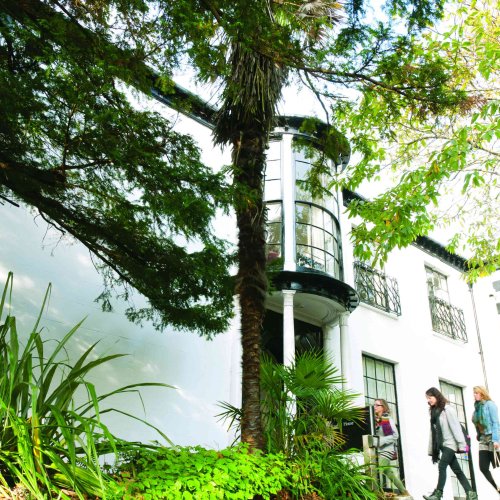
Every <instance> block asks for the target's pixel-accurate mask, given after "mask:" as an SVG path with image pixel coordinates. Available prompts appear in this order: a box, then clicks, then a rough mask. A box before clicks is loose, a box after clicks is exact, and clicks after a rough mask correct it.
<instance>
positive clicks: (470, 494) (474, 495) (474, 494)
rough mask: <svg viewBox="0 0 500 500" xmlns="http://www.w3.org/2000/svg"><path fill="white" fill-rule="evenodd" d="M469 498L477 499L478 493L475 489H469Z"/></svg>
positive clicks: (471, 499)
mask: <svg viewBox="0 0 500 500" xmlns="http://www.w3.org/2000/svg"><path fill="white" fill-rule="evenodd" d="M465 498H466V499H467V500H477V493H476V492H475V491H472V490H471V491H468V492H467V496H466V497H465Z"/></svg>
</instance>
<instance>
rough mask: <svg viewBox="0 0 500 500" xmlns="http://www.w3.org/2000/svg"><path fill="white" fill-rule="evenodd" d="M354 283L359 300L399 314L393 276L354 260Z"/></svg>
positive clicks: (399, 308)
mask: <svg viewBox="0 0 500 500" xmlns="http://www.w3.org/2000/svg"><path fill="white" fill-rule="evenodd" d="M354 283H355V288H356V291H357V292H358V295H359V300H360V301H361V302H364V303H365V304H369V305H371V306H373V307H376V308H377V309H381V310H382V311H386V312H388V313H391V314H396V315H397V316H401V302H400V299H399V289H398V282H397V281H396V280H395V279H394V278H391V277H390V276H387V275H386V274H384V273H383V272H381V271H377V270H376V269H372V268H371V267H370V266H368V265H366V264H364V263H363V262H355V263H354Z"/></svg>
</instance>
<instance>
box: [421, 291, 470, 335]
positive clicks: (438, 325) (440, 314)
mask: <svg viewBox="0 0 500 500" xmlns="http://www.w3.org/2000/svg"><path fill="white" fill-rule="evenodd" d="M429 305H430V308H431V317H432V329H433V330H434V331H435V332H438V333H441V334H443V335H446V336H447V337H450V338H452V339H455V340H460V341H461V342H467V341H468V339H467V330H466V328H465V319H464V312H463V311H462V309H459V308H458V307H455V306H452V305H451V304H449V303H448V302H446V301H445V300H442V299H438V298H437V297H433V296H432V295H430V296H429Z"/></svg>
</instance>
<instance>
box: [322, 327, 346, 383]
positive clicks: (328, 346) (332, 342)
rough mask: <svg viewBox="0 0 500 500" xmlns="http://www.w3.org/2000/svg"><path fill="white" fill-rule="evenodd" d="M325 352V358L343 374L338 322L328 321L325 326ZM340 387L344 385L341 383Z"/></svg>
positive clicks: (339, 373)
mask: <svg viewBox="0 0 500 500" xmlns="http://www.w3.org/2000/svg"><path fill="white" fill-rule="evenodd" d="M323 352H324V354H325V360H326V361H327V362H329V363H332V364H333V365H334V366H335V367H336V368H337V370H338V375H342V366H341V362H342V360H341V357H340V328H339V325H338V323H333V322H332V323H328V324H327V325H325V326H324V327H323ZM335 385H337V384H335ZM338 389H342V386H341V385H339V386H338Z"/></svg>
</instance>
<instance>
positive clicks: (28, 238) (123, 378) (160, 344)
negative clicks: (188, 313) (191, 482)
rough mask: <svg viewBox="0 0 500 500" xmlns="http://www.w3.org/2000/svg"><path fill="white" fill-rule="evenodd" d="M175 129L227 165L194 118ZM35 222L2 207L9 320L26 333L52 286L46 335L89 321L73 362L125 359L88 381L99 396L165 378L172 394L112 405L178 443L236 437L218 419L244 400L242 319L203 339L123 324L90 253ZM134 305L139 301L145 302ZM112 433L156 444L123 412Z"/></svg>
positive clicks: (227, 230)
mask: <svg viewBox="0 0 500 500" xmlns="http://www.w3.org/2000/svg"><path fill="white" fill-rule="evenodd" d="M176 122H177V123H176V128H177V130H184V131H186V130H188V131H189V132H190V133H192V134H195V135H196V137H197V138H199V140H200V144H201V145H202V146H203V155H204V157H203V159H204V161H206V162H207V163H209V164H211V165H213V166H214V168H219V167H220V166H222V165H223V164H224V163H228V162H229V160H228V158H227V155H226V156H224V155H222V154H221V153H220V151H218V150H214V149H213V148H211V143H210V140H211V139H210V134H209V132H208V131H207V129H206V128H204V127H202V126H201V125H199V124H197V123H196V122H194V121H192V120H189V119H186V118H183V117H182V116H178V117H177V120H176ZM215 230H216V232H217V234H218V235H220V236H221V237H224V238H227V239H229V240H231V241H234V240H235V226H234V223H233V222H231V223H228V220H227V218H226V217H225V218H220V219H219V220H218V222H217V225H216V227H215ZM46 231H47V224H46V223H45V222H44V221H43V220H42V219H41V218H40V217H38V218H37V219H34V216H33V215H32V214H29V213H28V212H27V211H26V209H25V208H16V207H13V206H12V205H9V204H5V205H0V284H1V288H2V290H3V283H5V279H6V276H7V273H8V272H9V271H12V272H13V273H14V294H13V305H14V307H15V309H14V310H13V314H14V315H16V316H17V319H18V321H20V323H21V324H20V330H21V331H22V332H27V331H28V330H27V328H28V327H30V326H31V325H32V323H33V318H34V317H35V315H36V314H37V312H38V310H39V307H40V305H41V303H42V299H43V295H44V292H45V289H46V287H47V285H48V283H49V282H51V283H52V287H53V288H52V295H51V299H50V307H49V309H48V311H47V313H46V314H45V315H44V319H43V321H42V324H43V325H45V326H46V329H45V330H44V338H57V337H59V338H60V337H62V336H63V335H64V334H65V333H66V332H67V331H68V330H69V329H70V328H71V327H72V326H74V325H75V324H76V323H77V322H79V321H80V320H81V319H83V318H86V319H85V322H84V324H83V325H82V327H81V328H80V329H79V331H78V333H77V335H76V337H75V340H76V342H75V343H74V352H72V353H70V355H71V356H72V357H74V358H75V357H77V356H79V355H80V354H81V353H82V352H83V351H84V350H85V349H86V348H87V347H88V346H90V345H91V344H92V343H94V342H96V341H98V340H99V341H100V342H99V345H98V347H97V352H98V353H100V354H112V353H125V354H128V356H127V357H125V358H120V359H118V360H114V361H112V362H111V363H109V364H108V365H105V366H103V367H102V368H99V369H98V370H96V372H95V373H94V376H93V377H92V380H93V381H94V382H95V383H96V386H97V391H98V392H99V393H105V392H108V391H110V390H112V389H116V388H117V387H120V386H124V385H128V384H133V383H137V382H162V383H166V384H170V385H173V386H175V387H176V389H163V388H147V389H144V390H143V391H142V392H141V394H142V401H143V402H144V409H143V406H142V402H141V400H140V398H139V397H138V396H137V395H135V394H130V395H126V396H125V397H121V398H116V399H114V400H113V401H112V404H111V405H112V406H116V407H118V408H120V409H122V410H124V411H127V412H129V413H132V414H134V415H136V416H137V417H139V418H143V419H146V420H147V421H148V422H150V423H151V424H153V425H155V426H157V427H158V428H160V429H161V431H162V432H164V433H165V434H166V435H167V436H168V437H169V438H170V439H171V440H172V441H173V442H174V443H176V444H180V445H202V446H206V447H211V448H222V447H225V446H227V445H228V444H230V443H231V442H232V441H233V439H234V435H233V434H232V433H228V432H227V425H226V424H225V423H222V422H219V421H218V419H217V418H216V417H215V415H216V414H218V413H220V411H221V409H220V408H219V407H218V406H217V403H218V402H219V401H226V402H230V403H231V404H234V405H236V406H238V405H239V404H240V400H241V395H240V394H241V390H240V380H241V375H240V372H241V369H240V365H241V361H240V358H241V352H240V342H239V333H238V332H239V327H238V322H237V317H236V318H235V319H234V321H233V323H232V325H231V327H230V329H229V331H228V332H226V333H224V334H221V335H219V336H217V337H216V338H215V339H214V340H213V341H206V340H204V339H203V338H200V337H199V336H198V335H197V334H195V333H188V332H176V331H173V330H169V331H164V332H158V331H155V330H154V329H153V328H152V326H151V325H149V324H145V325H144V327H143V328H141V327H139V326H137V325H134V324H132V323H130V322H129V321H127V319H126V318H125V316H124V315H123V314H122V313H121V310H122V309H123V304H118V306H117V307H116V312H112V313H103V312H102V311H101V310H100V307H99V305H98V304H96V303H94V299H95V298H96V297H97V296H98V295H99V294H100V293H101V291H102V286H101V278H100V276H99V275H98V274H97V272H96V271H95V269H94V267H93V265H92V262H91V260H90V257H89V253H88V251H87V250H86V249H85V248H84V247H83V245H81V244H79V243H77V242H74V241H72V242H68V241H62V242H59V243H57V242H58V239H59V235H58V233H56V232H55V231H49V232H48V233H47V232H46ZM134 300H136V301H138V302H139V303H140V302H141V301H142V300H143V298H142V297H136V298H135V299H134ZM106 418H107V421H108V422H109V423H110V428H111V431H112V432H114V433H115V434H117V435H119V436H122V437H125V438H129V439H132V440H135V439H138V440H142V441H145V442H147V441H150V440H155V439H159V438H160V437H159V436H158V434H157V433H155V432H154V431H152V430H150V429H148V428H147V427H145V426H144V425H142V424H140V423H137V422H134V421H133V420H130V419H127V418H125V417H122V416H115V417H106Z"/></svg>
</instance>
